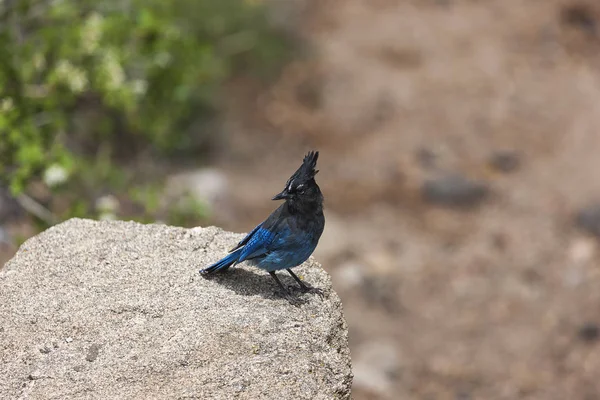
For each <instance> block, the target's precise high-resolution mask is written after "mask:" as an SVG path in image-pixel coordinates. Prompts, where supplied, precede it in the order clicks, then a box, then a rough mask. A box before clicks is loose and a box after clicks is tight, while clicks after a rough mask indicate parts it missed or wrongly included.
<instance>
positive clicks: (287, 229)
mask: <svg viewBox="0 0 600 400" xmlns="http://www.w3.org/2000/svg"><path fill="white" fill-rule="evenodd" d="M318 157H319V152H318V151H317V152H314V151H311V152H309V153H308V154H307V155H306V156H305V157H304V160H303V162H302V165H301V166H300V168H298V170H297V171H296V172H295V173H294V174H293V175H292V176H291V177H290V179H288V181H287V183H286V184H285V188H284V189H283V191H282V192H281V193H279V194H278V195H276V196H275V197H273V200H285V203H283V204H282V205H281V206H279V208H277V209H276V210H275V211H273V213H272V214H271V215H270V216H269V217H268V218H267V219H266V220H265V221H264V222H263V223H261V224H260V225H258V226H257V227H256V228H254V229H253V230H252V232H250V233H249V234H248V235H247V236H246V237H245V238H244V239H243V240H242V241H241V242H239V243H238V244H237V246H235V247H234V248H233V249H231V250H230V253H231V254H229V255H227V256H226V257H224V258H223V259H221V260H219V261H217V262H216V263H214V264H212V265H210V266H208V267H206V268H205V269H203V270H200V273H201V274H203V275H204V274H211V273H214V272H217V271H225V270H227V269H228V268H229V267H231V266H233V265H235V264H237V263H241V262H242V261H249V262H250V263H251V264H252V265H254V266H256V267H258V268H261V269H264V270H266V271H267V272H269V274H270V275H271V276H272V277H273V279H274V280H275V282H277V285H279V287H280V288H281V290H282V291H283V295H284V296H285V297H286V298H287V299H288V300H289V301H290V302H292V303H297V300H294V299H293V298H292V297H291V293H290V292H289V291H288V290H287V289H286V288H285V287H284V286H283V284H282V283H281V281H280V280H279V278H278V277H277V275H276V274H275V271H278V270H282V269H285V270H286V271H287V272H289V273H290V275H291V276H292V278H294V280H296V282H298V284H299V285H300V288H301V290H302V291H303V292H308V291H314V292H317V293H319V294H321V293H322V292H321V290H320V289H314V288H310V287H308V286H306V285H305V284H304V283H303V282H302V281H301V280H300V278H298V277H297V276H296V274H294V273H293V272H292V270H291V268H294V267H296V266H298V265H300V264H302V263H303V262H304V261H306V260H307V259H308V257H309V256H310V255H311V254H312V252H313V251H314V250H315V248H316V247H317V243H318V242H319V238H320V237H321V234H322V233H323V228H324V227H325V217H324V216H323V195H322V194H321V189H319V185H317V182H315V175H316V174H317V172H319V171H317V170H315V167H316V165H317V158H318Z"/></svg>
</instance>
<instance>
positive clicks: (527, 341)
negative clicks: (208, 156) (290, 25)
mask: <svg viewBox="0 0 600 400" xmlns="http://www.w3.org/2000/svg"><path fill="white" fill-rule="evenodd" d="M299 3H301V4H300V5H301V6H302V7H299V8H300V9H301V10H302V19H301V20H302V22H301V27H300V30H301V32H302V34H303V36H304V37H305V38H307V39H308V40H309V41H310V43H312V45H313V49H312V50H313V54H312V58H311V59H310V61H304V62H297V63H295V64H293V65H291V66H289V67H288V68H287V70H286V71H285V73H284V75H283V77H282V78H281V80H280V81H279V82H278V84H277V85H275V87H273V88H272V90H270V91H269V93H267V94H263V95H261V96H259V97H257V98H256V99H255V105H256V109H255V110H253V111H254V114H253V115H252V116H248V117H247V118H245V119H243V120H241V121H240V120H239V119H237V120H236V119H235V118H231V121H230V125H229V128H230V129H229V130H230V132H231V136H230V139H231V141H232V143H233V145H232V147H231V148H233V149H235V150H229V151H227V152H224V158H223V160H222V161H221V162H220V164H221V165H222V166H223V168H225V169H226V170H227V171H228V173H229V174H230V176H231V179H232V187H233V188H235V190H234V192H235V195H236V196H238V197H239V203H238V204H242V202H244V205H243V206H240V207H238V208H236V210H235V211H236V212H237V214H234V215H237V216H239V217H242V219H241V220H238V221H237V222H233V218H232V217H231V215H230V216H229V218H227V221H225V220H223V222H222V223H223V224H224V225H225V227H226V228H229V229H233V230H240V231H245V230H248V229H251V228H252V227H253V225H252V224H253V223H256V222H258V221H259V220H260V219H261V218H263V217H264V216H265V215H266V214H267V213H268V212H269V211H270V209H271V208H272V207H273V206H274V204H272V203H269V202H265V191H266V192H267V195H268V194H269V193H271V194H275V193H277V192H278V191H279V190H280V189H281V187H280V186H282V185H283V183H284V182H285V179H286V178H287V175H288V174H289V172H290V171H291V170H293V169H294V168H295V167H296V164H297V163H298V159H299V157H301V153H302V152H303V151H305V150H306V149H307V148H309V147H318V148H319V149H320V150H321V152H322V157H321V160H320V166H319V168H320V169H321V171H322V172H321V174H320V175H319V183H320V185H321V187H322V189H323V191H324V192H325V195H326V202H327V207H328V209H327V227H326V233H325V234H324V237H323V240H322V243H321V244H320V247H319V249H318V251H317V254H316V256H317V258H318V259H319V260H320V261H321V262H322V263H323V264H324V266H325V268H326V269H327V270H328V271H329V272H330V273H331V274H332V275H333V278H334V284H335V285H336V286H337V289H338V291H339V292H340V294H341V296H342V298H343V300H344V305H345V310H346V313H347V318H348V321H349V324H350V330H351V344H352V350H353V362H354V365H355V370H356V375H357V377H356V382H355V398H356V399H357V400H363V399H379V398H381V399H489V400H491V399H517V398H518V399H596V398H600V380H599V379H598V377H600V347H599V345H598V344H597V341H596V338H597V336H598V331H597V326H598V325H597V324H600V290H599V289H598V288H599V287H600V266H599V263H598V261H599V255H598V243H597V241H596V239H595V238H593V237H589V236H586V235H585V234H584V233H583V232H581V231H580V230H578V229H577V228H576V227H575V225H574V222H573V221H574V219H573V215H574V214H575V213H576V212H577V211H578V210H580V209H581V208H582V207H584V206H586V205H588V204H590V203H593V202H594V201H598V200H600V180H599V179H598V173H599V172H598V171H600V157H599V152H600V131H599V127H600V69H599V67H600V36H599V35H600V30H599V29H600V26H599V23H600V3H594V2H591V1H590V2H573V1H559V0H538V1H522V0H521V1H517V0H488V1H483V0H482V1H476V0H463V1H458V0H457V1H453V0H437V1H436V0H419V1H417V0H414V1H393V0H362V1H361V0H343V1H342V0H337V1H336V0H312V1H306V2H299ZM246 100H247V99H244V98H243V96H240V104H239V105H241V103H244V105H245V101H246ZM252 100H254V99H252ZM235 108H236V107H234V112H235ZM242 127H243V128H242ZM249 133H250V134H249ZM264 149H269V150H268V152H267V154H265V150H264ZM498 151H513V152H515V154H516V157H517V158H518V160H519V165H518V167H516V168H515V170H514V171H512V172H510V173H503V172H501V171H498V168H493V167H491V166H490V161H489V160H490V157H492V155H493V154H495V153H496V152H498ZM257 154H260V157H256V155H257ZM273 166H277V168H273ZM447 172H456V173H460V174H462V175H463V176H465V177H468V178H472V179H478V180H481V181H483V182H486V183H487V184H488V185H489V187H490V188H491V195H490V196H488V197H487V198H486V199H485V200H484V202H483V203H482V204H481V205H480V206H478V207H475V206H472V207H468V208H467V209H466V210H464V209H463V210H457V209H454V208H443V207H435V206H433V205H431V204H427V203H426V202H424V201H423V200H422V196H421V187H422V185H423V182H424V181H425V180H427V179H431V178H435V177H439V176H441V175H443V174H444V173H447ZM256 176H260V177H261V183H262V185H261V187H260V190H259V188H257V186H256V181H255V179H254V177H256ZM250 177H252V179H250ZM248 210H251V211H248Z"/></svg>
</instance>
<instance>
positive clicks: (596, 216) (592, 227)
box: [575, 204, 600, 237]
mask: <svg viewBox="0 0 600 400" xmlns="http://www.w3.org/2000/svg"><path fill="white" fill-rule="evenodd" d="M575 223H576V225H577V226H578V227H579V228H580V229H582V230H583V231H585V232H587V233H590V234H592V235H595V236H598V237H600V204H593V205H590V206H588V207H585V208H584V209H582V210H581V211H579V213H577V215H576V217H575Z"/></svg>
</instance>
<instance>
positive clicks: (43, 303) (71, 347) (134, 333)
mask: <svg viewBox="0 0 600 400" xmlns="http://www.w3.org/2000/svg"><path fill="white" fill-rule="evenodd" d="M241 237H242V235H239V234H233V233H228V232H224V231H222V230H220V229H218V228H214V227H210V228H194V229H183V228H174V227H168V226H162V225H141V224H137V223H133V222H108V221H105V222H94V221H89V220H82V219H72V220H69V221H67V222H65V223H63V224H60V225H57V226H55V227H53V228H50V229H48V230H47V231H45V232H43V233H42V234H40V235H38V236H36V237H34V238H32V239H30V240H28V241H27V242H25V243H24V244H23V245H22V246H21V249H20V250H19V252H18V254H17V255H16V256H15V257H14V258H13V259H12V260H11V261H10V262H9V263H8V264H7V265H6V267H5V268H4V269H3V270H2V271H1V272H0V377H2V378H1V379H0V398H3V399H4V398H6V399H17V398H28V399H80V398H86V399H89V398H98V399H119V398H127V399H149V398H152V399H161V398H162V399H166V398H168V399H184V398H185V399H191V398H195V399H236V398H239V399H349V398H350V386H351V383H352V373H351V369H350V355H349V350H348V344H347V327H346V322H345V320H344V317H343V314H342V305H341V302H340V299H339V297H338V296H337V294H336V293H335V292H334V291H333V290H332V288H331V282H330V278H329V276H328V275H327V274H326V273H325V272H324V271H323V270H322V269H321V268H320V267H319V265H318V264H317V263H316V262H315V261H314V260H312V259H311V260H310V261H308V262H307V263H305V264H304V265H303V266H301V267H298V268H297V271H298V273H299V274H300V275H301V276H303V277H304V278H305V279H306V281H307V282H308V283H310V284H311V285H313V286H316V287H320V288H322V289H323V290H324V292H325V293H324V298H320V297H319V296H318V295H316V294H302V295H301V296H302V298H304V299H305V300H307V303H305V304H303V305H301V306H300V307H294V306H293V305H291V304H289V303H288V302H287V301H286V300H284V299H282V298H280V297H278V296H277V294H276V289H275V286H274V282H272V281H271V278H270V277H269V276H268V274H266V273H263V272H262V271H258V270H256V269H254V268H252V267H246V266H245V265H243V264H242V265H241V266H237V267H235V268H233V269H231V270H230V272H228V273H226V274H223V275H222V276H217V277H215V278H213V279H205V278H203V277H201V276H200V275H199V274H198V269H199V268H200V267H201V266H203V265H205V264H207V263H209V262H213V261H216V260H217V259H218V258H219V257H221V256H223V255H224V254H225V253H226V252H227V249H229V248H231V247H232V246H233V245H234V244H235V243H237V241H239V239H240V238H241ZM286 275H287V274H285V275H284V274H281V279H282V281H283V282H284V284H285V283H287V284H289V285H292V284H293V281H292V280H291V278H289V277H288V276H286ZM288 278H289V279H288Z"/></svg>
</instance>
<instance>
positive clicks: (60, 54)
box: [0, 0, 287, 194]
mask: <svg viewBox="0 0 600 400" xmlns="http://www.w3.org/2000/svg"><path fill="white" fill-rule="evenodd" d="M286 49H287V44H286V40H285V38H283V36H282V35H281V34H280V33H278V32H275V31H274V30H273V29H272V28H270V26H269V24H268V22H267V18H266V10H265V7H264V5H263V4H262V2H260V1H259V0H254V1H252V0H173V1H165V0H98V1H91V0H2V1H0V60H1V62H0V180H1V181H0V184H3V185H8V186H10V188H11V189H12V191H13V193H15V194H18V193H20V192H22V191H23V189H24V188H25V187H26V185H27V183H28V182H29V181H31V179H34V178H39V177H41V176H42V174H44V173H46V175H47V180H50V181H52V180H55V181H57V182H60V181H61V180H64V179H66V176H71V175H72V174H74V173H75V174H76V173H77V167H78V166H81V165H83V164H82V163H81V162H80V161H81V160H80V157H84V156H85V152H86V149H87V151H88V153H89V150H91V149H94V148H98V147H102V145H103V144H107V143H108V144H109V145H110V146H112V148H114V147H117V148H118V147H119V146H121V147H126V146H130V145H131V143H140V142H142V143H145V144H147V145H149V146H151V147H152V148H153V149H155V150H156V151H157V152H158V153H159V154H163V155H166V154H173V153H175V154H178V152H184V151H189V150H190V149H193V148H194V144H195V142H194V135H195V134H196V131H197V127H198V126H199V125H202V122H203V121H208V120H210V118H211V117H212V116H213V114H214V111H215V109H217V108H218V105H219V95H220V88H221V86H222V84H223V83H224V81H226V80H227V79H228V78H230V77H232V76H233V75H234V74H236V73H240V72H244V73H246V72H248V71H255V72H265V71H269V68H272V67H273V66H274V65H277V63H278V62H279V61H281V60H282V59H284V58H285V56H286V51H287V50H286ZM192 133H194V134H192ZM121 150H123V149H121ZM125 150H127V149H125ZM61 174H62V175H61ZM65 175H66V176H65Z"/></svg>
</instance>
